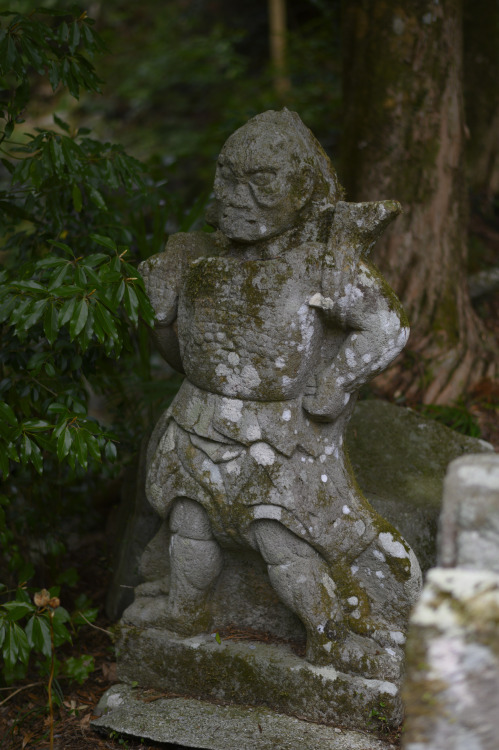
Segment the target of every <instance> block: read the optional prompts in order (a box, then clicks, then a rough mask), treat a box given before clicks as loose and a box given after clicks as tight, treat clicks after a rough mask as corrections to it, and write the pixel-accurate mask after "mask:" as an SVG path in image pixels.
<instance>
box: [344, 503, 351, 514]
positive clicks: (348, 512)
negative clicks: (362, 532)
mask: <svg viewBox="0 0 499 750" xmlns="http://www.w3.org/2000/svg"><path fill="white" fill-rule="evenodd" d="M342 511H343V513H344V514H345V515H346V516H349V515H350V513H351V512H352V511H351V510H350V508H349V507H348V505H344V506H343V508H342Z"/></svg>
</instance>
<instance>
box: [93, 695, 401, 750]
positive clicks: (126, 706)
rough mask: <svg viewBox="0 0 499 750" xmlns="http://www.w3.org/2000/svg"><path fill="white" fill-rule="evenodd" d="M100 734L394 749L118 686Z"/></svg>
mask: <svg viewBox="0 0 499 750" xmlns="http://www.w3.org/2000/svg"><path fill="white" fill-rule="evenodd" d="M101 712H102V713H103V715H102V716H101V718H99V719H97V720H95V721H93V722H92V726H93V728H94V729H96V730H97V731H98V732H100V733H103V734H108V733H109V732H110V731H113V732H118V733H119V734H125V735H126V736H128V737H142V738H144V739H149V740H153V741H155V742H166V743H168V747H170V746H171V745H172V743H176V744H179V745H181V746H182V747H192V748H205V749H206V750H249V748H251V750H296V748H300V750H317V748H320V749H321V750H394V747H393V745H391V744H390V743H389V742H385V741H383V740H380V739H377V738H376V737H374V736H370V735H367V734H365V733H363V732H354V731H350V730H348V729H344V728H342V729H340V728H339V727H334V728H333V727H328V726H324V725H322V724H315V723H311V722H309V721H302V720H300V719H299V718H297V717H295V716H285V715H283V714H278V713H275V712H274V711H271V710H270V709H268V708H265V707H264V706H255V707H248V706H232V705H220V704H216V703H207V702H205V701H200V700H192V699H186V698H164V697H162V696H161V695H160V694H158V693H155V692H154V691H151V690H149V691H140V690H136V689H133V688H131V687H128V686H126V685H117V686H115V687H112V688H111V689H110V690H108V691H107V693H106V694H105V696H104V697H103V699H102V700H101V702H100V703H99V706H98V709H97V713H101Z"/></svg>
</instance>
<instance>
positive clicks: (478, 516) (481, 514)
mask: <svg viewBox="0 0 499 750" xmlns="http://www.w3.org/2000/svg"><path fill="white" fill-rule="evenodd" d="M439 565H442V566H443V567H460V568H474V569H475V570H480V569H483V570H491V571H494V572H495V573H498V574H499V456H498V455H497V454H495V453H494V454H490V455H482V456H477V455H473V456H465V457H462V458H459V459H457V460H455V461H453V462H452V463H451V464H450V466H449V469H448V472H447V476H446V478H445V487H444V498H443V509H442V515H441V518H440V535H439Z"/></svg>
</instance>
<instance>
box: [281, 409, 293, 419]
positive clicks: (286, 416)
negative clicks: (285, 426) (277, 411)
mask: <svg viewBox="0 0 499 750" xmlns="http://www.w3.org/2000/svg"><path fill="white" fill-rule="evenodd" d="M282 419H283V420H284V421H285V422H289V420H290V419H291V409H284V411H283V413H282Z"/></svg>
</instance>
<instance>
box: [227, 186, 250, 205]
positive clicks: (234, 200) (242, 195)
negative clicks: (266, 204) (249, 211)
mask: <svg viewBox="0 0 499 750" xmlns="http://www.w3.org/2000/svg"><path fill="white" fill-rule="evenodd" d="M227 203H228V204H229V205H230V206H233V207H234V208H249V207H250V206H251V203H252V201H251V194H250V190H249V187H248V185H245V184H244V183H242V182H239V183H238V184H237V185H235V187H234V189H233V191H232V192H231V193H230V194H229V196H228V200H227Z"/></svg>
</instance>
